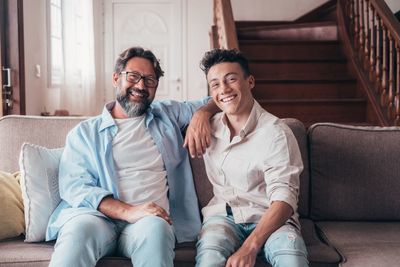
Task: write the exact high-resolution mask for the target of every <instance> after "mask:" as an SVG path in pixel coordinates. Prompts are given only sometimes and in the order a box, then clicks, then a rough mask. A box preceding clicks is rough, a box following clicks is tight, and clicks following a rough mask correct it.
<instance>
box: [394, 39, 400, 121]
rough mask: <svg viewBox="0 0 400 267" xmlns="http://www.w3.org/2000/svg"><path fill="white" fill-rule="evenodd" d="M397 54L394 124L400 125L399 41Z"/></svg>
mask: <svg viewBox="0 0 400 267" xmlns="http://www.w3.org/2000/svg"><path fill="white" fill-rule="evenodd" d="M396 55H397V56H396V62H397V68H396V69H397V71H396V72H397V74H396V96H395V97H394V106H395V109H396V117H395V119H394V125H396V126H400V44H399V43H398V42H396Z"/></svg>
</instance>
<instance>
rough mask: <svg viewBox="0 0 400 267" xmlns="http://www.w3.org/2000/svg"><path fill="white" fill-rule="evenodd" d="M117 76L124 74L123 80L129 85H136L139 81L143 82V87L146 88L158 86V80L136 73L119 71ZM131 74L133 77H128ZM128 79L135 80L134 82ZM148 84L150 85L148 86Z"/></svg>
mask: <svg viewBox="0 0 400 267" xmlns="http://www.w3.org/2000/svg"><path fill="white" fill-rule="evenodd" d="M119 74H125V79H126V81H127V82H129V83H133V84H137V83H138V82H140V80H141V79H143V81H144V85H146V86H147V87H156V86H157V85H158V79H156V78H154V77H153V76H150V75H142V74H140V73H139V72H137V71H125V70H123V71H121V72H120V73H119ZM130 74H133V75H130ZM129 77H132V78H135V80H133V79H132V80H129ZM149 82H150V84H149ZM153 82H154V84H153Z"/></svg>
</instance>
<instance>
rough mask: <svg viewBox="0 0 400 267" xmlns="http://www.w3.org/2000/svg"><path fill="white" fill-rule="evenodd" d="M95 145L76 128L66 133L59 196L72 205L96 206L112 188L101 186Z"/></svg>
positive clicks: (61, 162) (60, 170) (95, 207)
mask: <svg viewBox="0 0 400 267" xmlns="http://www.w3.org/2000/svg"><path fill="white" fill-rule="evenodd" d="M93 153H95V152H94V151H93V148H92V145H91V144H90V143H89V142H88V138H87V137H86V136H85V135H84V134H83V133H82V130H81V128H79V127H76V128H75V129H73V130H72V131H71V132H70V133H69V134H68V136H67V141H66V146H65V149H64V151H63V154H62V157H61V160H60V166H59V188H60V196H61V198H62V199H63V200H65V201H66V202H67V203H68V204H69V205H71V206H72V207H75V208H77V207H88V208H92V209H97V207H98V205H99V204H100V202H101V200H102V199H103V198H104V197H105V196H108V195H112V193H111V192H110V191H107V190H105V189H104V188H101V187H100V186H99V178H98V175H97V172H96V171H95V170H96V166H95V165H96V163H97V161H96V160H95V159H94V157H93Z"/></svg>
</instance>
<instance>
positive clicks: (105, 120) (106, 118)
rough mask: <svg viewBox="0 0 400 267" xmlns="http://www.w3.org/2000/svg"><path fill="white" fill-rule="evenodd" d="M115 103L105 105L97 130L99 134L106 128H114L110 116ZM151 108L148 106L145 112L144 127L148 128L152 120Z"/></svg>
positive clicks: (112, 119) (113, 122)
mask: <svg viewBox="0 0 400 267" xmlns="http://www.w3.org/2000/svg"><path fill="white" fill-rule="evenodd" d="M115 103H116V101H115V100H114V101H111V102H109V103H107V104H106V105H105V106H104V108H103V112H102V113H101V118H102V122H101V125H100V128H99V132H101V131H103V130H104V129H106V128H108V127H112V126H116V124H115V121H114V118H113V116H112V115H111V111H112V109H113V108H114V106H115ZM152 110H153V108H152V106H151V105H150V107H149V108H148V109H147V110H146V119H145V125H146V127H148V126H149V124H150V122H151V120H152V119H153V118H154V115H153V112H152Z"/></svg>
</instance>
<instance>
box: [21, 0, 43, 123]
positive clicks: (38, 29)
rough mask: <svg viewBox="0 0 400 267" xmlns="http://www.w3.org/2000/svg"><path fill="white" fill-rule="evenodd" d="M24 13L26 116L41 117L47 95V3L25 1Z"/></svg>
mask: <svg viewBox="0 0 400 267" xmlns="http://www.w3.org/2000/svg"><path fill="white" fill-rule="evenodd" d="M23 13H24V42H25V78H26V81H25V88H26V90H25V98H26V114H35V115H39V114H40V112H42V111H44V109H45V103H44V102H45V101H43V100H44V98H45V97H46V93H47V92H46V87H47V56H46V50H47V47H46V44H47V39H46V1H45V0H41V1H31V0H24V1H23ZM36 65H39V66H40V72H41V74H40V77H36ZM46 109H48V107H46Z"/></svg>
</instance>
